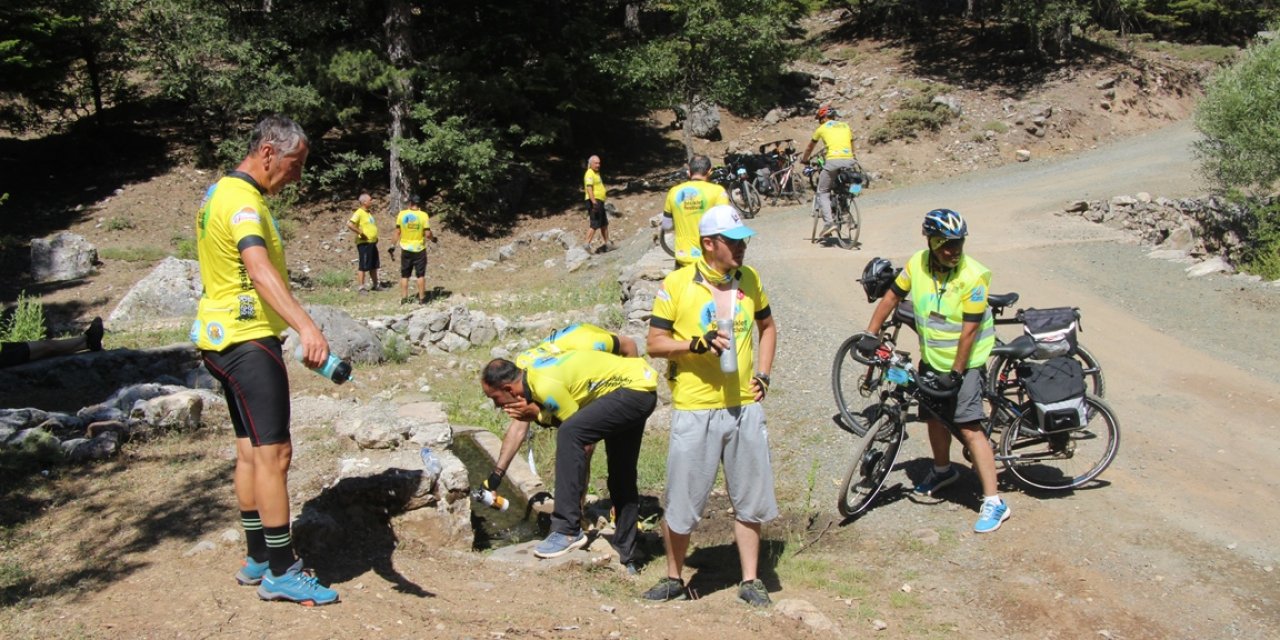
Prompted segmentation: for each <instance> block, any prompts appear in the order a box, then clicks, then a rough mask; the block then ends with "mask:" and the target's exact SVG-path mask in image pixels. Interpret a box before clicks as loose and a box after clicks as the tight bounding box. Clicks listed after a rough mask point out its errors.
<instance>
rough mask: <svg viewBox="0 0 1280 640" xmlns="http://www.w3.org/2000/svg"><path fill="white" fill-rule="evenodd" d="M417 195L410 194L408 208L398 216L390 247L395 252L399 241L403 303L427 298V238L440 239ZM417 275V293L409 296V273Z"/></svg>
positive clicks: (434, 240) (421, 300)
mask: <svg viewBox="0 0 1280 640" xmlns="http://www.w3.org/2000/svg"><path fill="white" fill-rule="evenodd" d="M421 205H422V200H421V199H420V198H418V196H413V195H411V196H409V205H408V208H406V209H404V210H402V211H401V212H400V214H399V215H397V216H396V235H395V240H393V241H392V245H391V248H390V249H389V250H388V252H389V253H391V255H395V249H396V245H400V304H410V303H424V304H425V303H426V301H427V240H430V241H432V242H438V240H436V236H435V234H433V233H431V218H430V217H429V216H427V213H426V212H425V211H423V210H422V209H421V208H420V207H421ZM411 275H416V276H417V278H418V296H417V297H416V298H413V297H410V296H409V276H411Z"/></svg>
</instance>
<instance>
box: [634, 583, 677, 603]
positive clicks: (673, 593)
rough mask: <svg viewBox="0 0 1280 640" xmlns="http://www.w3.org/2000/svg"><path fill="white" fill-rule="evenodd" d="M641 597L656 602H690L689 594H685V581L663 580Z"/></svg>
mask: <svg viewBox="0 0 1280 640" xmlns="http://www.w3.org/2000/svg"><path fill="white" fill-rule="evenodd" d="M640 597H641V598H644V599H645V600H652V601H654V602H669V601H671V600H688V599H689V594H688V593H685V590H684V580H681V579H679V578H663V579H661V580H659V581H658V584H656V585H654V586H653V588H652V589H649V590H648V591H646V592H644V595H642V596H640Z"/></svg>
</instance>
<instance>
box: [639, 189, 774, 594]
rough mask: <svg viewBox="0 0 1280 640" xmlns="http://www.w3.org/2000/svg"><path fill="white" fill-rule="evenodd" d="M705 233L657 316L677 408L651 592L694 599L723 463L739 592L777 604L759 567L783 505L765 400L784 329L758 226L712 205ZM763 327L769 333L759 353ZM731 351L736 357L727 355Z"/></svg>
mask: <svg viewBox="0 0 1280 640" xmlns="http://www.w3.org/2000/svg"><path fill="white" fill-rule="evenodd" d="M698 232H699V235H700V236H701V238H700V242H701V245H702V255H701V256H700V257H698V258H697V260H696V261H695V262H693V264H690V265H688V266H685V267H681V268H680V269H677V270H675V271H673V272H671V274H670V275H668V276H667V277H666V279H664V280H663V281H662V288H660V289H659V290H658V293H657V297H656V299H655V300H654V303H653V315H652V319H651V320H650V323H649V336H648V350H649V355H650V356H653V357H661V358H666V359H667V360H668V361H669V365H668V368H667V380H668V382H669V383H670V385H671V401H672V404H673V405H674V411H672V417H671V443H670V447H669V449H668V451H667V488H666V514H665V518H664V520H663V539H664V542H665V546H666V552H667V577H665V578H663V579H662V580H661V581H659V582H658V584H657V585H656V586H654V587H653V588H652V589H649V590H648V591H646V592H645V594H644V598H645V599H647V600H658V601H666V600H683V599H685V598H686V597H688V596H687V593H686V590H685V586H684V580H683V579H682V578H681V573H682V572H683V570H684V560H685V555H686V554H687V552H688V550H689V537H690V535H691V534H692V533H693V529H694V528H695V527H696V526H697V524H698V521H699V520H700V519H701V518H702V512H703V510H704V509H705V508H706V506H707V498H708V497H709V496H710V494H711V489H712V487H713V486H714V485H715V480H716V471H717V469H718V468H719V466H720V462H721V461H723V462H724V476H725V484H726V485H727V486H728V490H729V499H730V501H731V502H732V504H733V513H734V518H735V519H736V522H735V523H734V527H733V537H734V540H735V541H736V542H737V545H738V560H739V563H740V564H741V567H742V583H741V584H740V585H739V586H738V599H739V600H742V601H743V602H746V603H747V604H750V605H754V606H768V605H769V604H770V600H769V592H768V591H767V590H766V589H765V586H764V583H762V582H761V581H760V579H759V576H758V574H757V566H758V564H759V558H760V525H761V524H762V523H765V522H768V521H770V520H772V519H774V518H776V517H778V504H777V500H776V499H775V497H774V491H773V469H772V466H771V464H770V460H769V439H768V432H767V431H766V429H765V419H764V410H763V409H762V408H761V406H760V401H761V400H764V397H765V394H766V393H768V391H769V372H770V370H771V369H772V367H773V355H774V348H775V346H776V345H777V341H778V329H777V326H776V325H775V323H774V321H773V316H772V314H771V310H770V308H769V298H768V296H766V295H765V293H764V287H763V286H762V285H761V284H760V275H759V274H758V273H756V270H755V269H753V268H751V267H747V266H744V265H743V264H742V259H743V256H744V255H745V253H746V250H747V240H748V239H749V238H750V237H751V236H753V235H755V233H756V232H755V231H752V230H751V229H750V228H748V227H747V226H745V225H743V224H742V219H741V218H740V217H739V215H738V211H737V210H736V209H734V208H733V207H732V206H729V205H718V206H715V207H712V208H710V209H708V210H707V212H706V213H705V214H703V215H702V218H701V220H700V221H699V223H698ZM717 321H731V322H732V325H731V326H732V329H731V330H718V329H717ZM753 329H756V330H758V332H759V334H758V340H759V344H758V349H759V352H760V353H759V356H760V357H759V360H758V361H755V359H754V357H753V356H754V355H755V354H754V352H755V350H756V349H755V346H756V345H753V343H752V330H753ZM726 350H728V351H729V352H730V353H734V352H736V357H725V358H721V357H720V355H721V354H722V353H724V352H726ZM753 364H754V366H753Z"/></svg>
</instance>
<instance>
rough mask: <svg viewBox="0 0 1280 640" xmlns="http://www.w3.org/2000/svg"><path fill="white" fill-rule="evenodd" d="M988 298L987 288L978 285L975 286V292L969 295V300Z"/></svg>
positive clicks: (977, 300) (975, 300) (980, 300)
mask: <svg viewBox="0 0 1280 640" xmlns="http://www.w3.org/2000/svg"><path fill="white" fill-rule="evenodd" d="M986 299H987V288H986V287H984V286H982V285H978V286H976V287H974V288H973V293H972V294H971V295H970V296H969V302H982V301H983V300H986Z"/></svg>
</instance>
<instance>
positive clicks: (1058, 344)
mask: <svg viewBox="0 0 1280 640" xmlns="http://www.w3.org/2000/svg"><path fill="white" fill-rule="evenodd" d="M1079 319H1080V315H1079V314H1078V313H1077V312H1076V310H1075V309H1073V308H1071V307H1054V308H1053V309H1027V310H1026V311H1023V312H1022V324H1023V328H1024V330H1025V331H1026V332H1027V335H1029V336H1031V338H1032V339H1033V340H1035V341H1036V352H1035V354H1034V355H1033V356H1032V357H1033V358H1035V359H1037V360H1048V359H1049V358H1057V357H1060V356H1073V355H1075V353H1076V329H1077V327H1078V321H1079Z"/></svg>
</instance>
